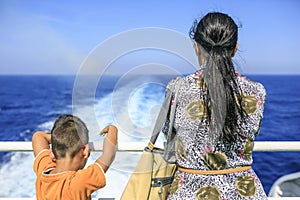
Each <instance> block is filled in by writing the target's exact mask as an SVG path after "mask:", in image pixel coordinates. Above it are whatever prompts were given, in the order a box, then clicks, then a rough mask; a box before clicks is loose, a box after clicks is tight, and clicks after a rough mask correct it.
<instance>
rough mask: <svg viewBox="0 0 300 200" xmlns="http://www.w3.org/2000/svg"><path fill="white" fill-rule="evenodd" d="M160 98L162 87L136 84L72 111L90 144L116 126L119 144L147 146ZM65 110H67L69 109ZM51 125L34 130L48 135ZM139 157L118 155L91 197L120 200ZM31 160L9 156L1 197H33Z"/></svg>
mask: <svg viewBox="0 0 300 200" xmlns="http://www.w3.org/2000/svg"><path fill="white" fill-rule="evenodd" d="M163 97H164V87H162V86H158V85H156V84H153V83H149V84H142V85H139V86H138V87H136V84H132V85H130V84H129V85H126V87H119V88H117V89H116V90H115V91H114V92H111V93H108V94H106V95H104V96H103V97H102V98H99V99H96V100H95V104H94V105H82V106H80V107H76V108H74V110H73V111H74V114H75V115H77V116H79V117H80V118H82V119H83V120H84V121H85V122H86V123H87V126H88V127H89V130H90V141H91V142H94V141H95V142H97V141H101V140H103V137H100V136H99V131H100V129H101V128H103V127H104V126H106V125H108V124H116V125H117V126H119V130H120V131H119V143H121V142H142V143H145V146H146V144H147V142H148V140H149V138H150V136H151V130H152V127H153V125H154V121H155V118H156V116H157V114H158V112H159V107H160V105H161V103H162V101H163ZM66 106H67V107H68V108H70V105H66ZM91 111H93V113H94V115H95V116H96V119H97V124H91V123H90V121H91V120H89V119H90V117H91V116H90V115H89V114H90V112H91ZM62 112H65V110H63V111H62ZM123 122H126V123H123ZM53 123H54V120H49V121H46V122H44V123H42V124H38V125H37V129H38V130H42V131H50V130H51V127H52V125H53ZM99 154H100V152H93V153H92V154H91V157H90V158H89V160H88V163H87V165H88V164H91V163H93V162H94V161H95V160H96V158H97V157H98V156H99ZM139 157H140V153H132V152H118V153H117V155H116V158H115V161H114V163H113V164H112V166H111V168H110V169H109V170H108V172H107V174H106V178H107V185H106V187H105V188H103V189H101V190H99V191H97V192H95V193H94V194H93V197H115V198H116V199H119V198H120V196H121V194H122V191H123V189H124V188H125V186H126V184H127V181H128V178H129V177H130V174H131V173H132V171H133V170H134V168H135V166H136V164H137V162H138V160H139ZM33 159H34V157H33V153H32V152H30V153H22V152H15V153H11V158H10V161H9V162H7V163H5V164H3V165H2V166H1V167H0V177H1V179H0V188H1V190H0V196H1V197H34V196H35V174H34V172H33V169H32V165H33Z"/></svg>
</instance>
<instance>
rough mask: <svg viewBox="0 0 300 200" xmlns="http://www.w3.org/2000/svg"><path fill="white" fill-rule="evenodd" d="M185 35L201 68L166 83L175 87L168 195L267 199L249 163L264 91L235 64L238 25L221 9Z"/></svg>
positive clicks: (186, 197) (177, 196)
mask: <svg viewBox="0 0 300 200" xmlns="http://www.w3.org/2000/svg"><path fill="white" fill-rule="evenodd" d="M190 36H191V38H192V39H193V40H194V43H195V50H196V53H197V56H198V60H199V64H200V69H199V70H198V71H196V72H195V73H194V74H191V75H188V76H186V77H183V78H182V79H181V81H175V80H173V81H171V82H170V83H169V84H168V86H167V89H171V88H176V87H178V88H179V90H178V96H177V101H176V111H175V121H174V129H175V132H176V134H175V140H174V141H175V149H174V151H175V158H176V162H177V164H178V166H179V168H178V171H177V172H176V174H175V179H174V181H173V183H172V185H171V188H170V194H169V195H168V200H173V199H180V200H183V199H198V200H202V199H203V200H204V199H209V200H218V199H220V200H225V199H226V200H238V199H248V200H249V199H267V197H266V194H265V192H264V190H263V187H262V184H261V182H260V181H259V179H258V177H257V176H256V174H255V172H254V171H253V170H252V169H251V164H252V161H253V160H252V150H253V141H254V138H255V136H257V135H258V133H259V129H260V122H261V120H262V116H263V109H264V103H265V96H266V92H265V89H264V87H263V86H262V85H261V84H260V83H257V82H254V81H251V80H249V79H248V78H246V77H245V76H242V75H241V74H239V73H237V72H236V71H235V70H234V66H233V62H232V57H233V56H234V54H235V52H236V50H237V47H238V43H237V39H238V27H237V25H236V24H235V22H234V21H233V20H232V18H230V17H229V16H228V15H226V14H223V13H218V12H214V13H208V14H207V15H205V16H204V17H203V18H202V19H201V20H200V22H199V23H198V24H197V23H195V24H194V26H193V27H192V29H191V32H190ZM174 84H175V87H174ZM167 127H168V123H166V125H165V130H167Z"/></svg>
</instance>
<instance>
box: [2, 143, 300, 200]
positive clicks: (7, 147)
mask: <svg viewBox="0 0 300 200" xmlns="http://www.w3.org/2000/svg"><path fill="white" fill-rule="evenodd" d="M89 144H90V146H91V149H92V150H93V151H102V150H103V148H102V147H103V145H102V144H103V143H102V142H101V141H99V142H91V143H89ZM146 145H147V144H145V143H143V142H123V143H119V144H118V149H117V151H126V152H142V151H143V149H144V147H145V146H146ZM253 150H254V151H257V152H300V141H257V142H255V143H254V149H253ZM29 151H32V143H31V142H15V141H13V142H11V141H2V142H0V152H29ZM113 199H114V198H93V199H92V200H113ZM296 199H298V200H300V197H268V200H296ZM0 200H35V198H19V197H18V198H0Z"/></svg>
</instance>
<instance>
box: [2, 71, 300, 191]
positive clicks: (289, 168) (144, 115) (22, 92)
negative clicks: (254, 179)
mask: <svg viewBox="0 0 300 200" xmlns="http://www.w3.org/2000/svg"><path fill="white" fill-rule="evenodd" d="M75 78H76V77H75V76H46V75H45V76H42V75H37V76H29V75H28V76H0V140H1V141H30V140H31V136H32V134H33V133H34V132H35V131H37V130H48V131H49V129H50V128H51V126H52V124H53V122H54V120H55V118H56V117H57V116H58V115H60V114H62V113H72V112H73V111H74V107H73V104H72V103H73V102H72V94H73V92H74V91H73V85H74V81H75ZM140 78H141V77H140ZM142 78H143V79H145V77H142ZM158 78H163V79H165V81H166V82H167V81H168V80H171V78H172V77H165V76H164V77H155V78H153V77H148V79H149V84H143V85H140V86H139V87H137V84H132V86H131V87H130V83H129V85H128V86H125V87H121V86H120V87H117V88H116V85H117V81H118V78H117V77H103V80H102V81H101V83H99V85H98V87H97V91H96V92H95V96H94V99H93V101H91V102H92V103H93V111H94V112H95V113H96V114H95V115H96V116H97V118H98V122H101V123H103V124H108V123H111V122H113V121H114V118H120V119H124V116H125V114H126V113H127V114H128V116H129V117H130V119H131V120H132V121H133V124H134V125H131V126H129V125H128V123H127V124H126V127H121V131H122V130H123V129H124V132H126V131H127V132H128V130H129V132H130V130H131V129H133V128H134V127H142V126H145V125H147V123H148V125H149V121H150V122H153V119H151V120H149V118H151V116H149V114H148V113H149V112H151V111H152V110H151V109H152V108H153V107H155V106H157V105H160V104H161V103H162V100H163V96H164V86H163V85H161V84H153V83H155V82H156V81H155V80H157V79H158ZM249 78H251V79H253V80H255V81H259V82H261V83H263V84H264V86H265V88H266V90H267V103H266V106H265V114H264V119H263V122H262V127H261V132H260V135H259V136H258V137H257V141H294V140H297V141H300V123H299V122H300V93H299V91H300V85H299V82H300V76H299V75H290V76H288V75H252V76H249ZM146 79H147V78H146ZM131 80H132V81H133V82H134V81H135V80H136V81H137V79H134V78H133V79H131ZM86 90H87V89H86ZM86 90H83V91H81V92H82V94H83V96H84V94H85V93H84V92H88V91H86ZM76 92H78V91H76ZM125 96H129V97H128V98H127V97H126V98H125ZM123 97H124V98H125V100H124V99H122V98H123ZM83 99H84V98H83ZM124 101H125V103H126V105H127V108H123V106H119V107H118V106H114V105H111V104H119V103H120V104H121V103H124ZM112 102H113V103H112ZM82 107H83V108H82V109H79V110H78V109H77V111H76V112H77V113H78V114H79V115H80V117H83V118H84V120H85V121H86V120H88V119H89V118H88V116H87V115H88V114H89V113H88V112H87V110H89V108H88V107H86V105H84V106H82ZM122 109H125V110H126V109H127V110H126V112H124V111H122ZM112 110H113V111H114V112H113V113H112ZM86 113H87V114H86ZM124 113H125V114H124ZM128 116H125V118H126V117H128ZM124 126H125V125H124ZM92 138H93V137H92ZM121 138H122V137H121ZM128 138H129V139H128ZM131 138H132V141H133V140H134V141H139V139H137V138H133V137H131ZM124 140H125V137H124ZM126 141H130V137H127V138H126ZM140 141H144V140H142V139H140ZM120 142H122V140H120ZM253 157H254V164H253V168H254V170H255V171H256V172H257V174H258V176H259V178H260V180H261V182H262V183H263V185H264V188H265V190H266V192H267V193H268V191H269V189H270V187H271V185H272V183H273V182H274V181H275V180H276V179H277V178H278V177H280V176H282V175H285V174H288V173H292V172H298V171H300V161H299V159H298V158H299V157H300V152H295V153H293V152H282V153H273V152H271V153H269V152H267V153H263V152H255V153H254V155H253ZM32 160H33V156H32V155H31V153H30V155H28V153H27V154H26V153H3V152H2V153H0V177H2V178H1V179H2V180H0V188H5V191H4V190H2V191H1V192H0V196H23V197H27V196H34V178H35V177H34V174H33V173H32ZM20 163H21V165H22V168H20ZM128 165H130V163H128ZM132 167H134V166H132ZM19 171H21V172H19ZM22 171H24V172H22ZM116 173H121V172H120V171H116ZM24 174H25V177H27V176H28V177H30V178H28V179H27V180H26V179H25V180H23V179H20V180H19V181H18V184H19V185H20V184H21V185H22V181H23V182H24V183H23V186H22V187H21V188H20V189H19V191H16V189H15V186H16V184H17V182H16V178H19V177H20V176H21V175H24ZM3 178H7V179H6V180H5V181H4V180H3ZM8 179H11V180H8ZM29 191H30V192H29Z"/></svg>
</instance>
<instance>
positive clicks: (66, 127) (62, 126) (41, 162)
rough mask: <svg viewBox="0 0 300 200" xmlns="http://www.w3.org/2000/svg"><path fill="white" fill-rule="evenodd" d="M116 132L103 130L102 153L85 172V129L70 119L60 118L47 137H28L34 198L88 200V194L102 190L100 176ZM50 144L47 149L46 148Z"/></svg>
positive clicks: (112, 151)
mask: <svg viewBox="0 0 300 200" xmlns="http://www.w3.org/2000/svg"><path fill="white" fill-rule="evenodd" d="M117 133H118V129H117V128H116V127H115V126H112V125H111V126H107V127H105V128H104V129H103V130H102V131H101V133H100V134H101V135H104V134H107V136H106V138H105V139H104V142H103V153H102V155H101V156H100V157H99V158H98V159H97V160H96V162H95V163H94V164H91V165H90V166H88V167H87V168H86V169H83V168H84V166H85V164H86V161H87V159H88V157H89V155H90V149H89V146H88V140H89V137H88V136H89V135H88V129H87V127H86V125H85V124H84V122H82V121H81V120H80V119H79V118H78V117H75V116H73V115H62V116H60V117H59V118H58V119H57V120H56V121H55V123H54V126H53V128H52V130H51V134H50V133H45V132H36V133H34V135H33V136H32V146H33V152H34V156H35V157H36V158H35V160H34V172H35V173H36V176H37V179H36V197H37V199H38V200H44V199H51V200H54V199H55V200H60V199H62V200H69V199H72V200H79V199H84V200H85V199H91V194H92V192H94V191H95V190H98V189H100V188H102V187H104V186H105V184H106V179H105V175H104V173H105V172H106V171H107V169H108V168H109V166H110V165H111V163H112V162H113V160H114V157H115V153H116V147H117ZM50 143H51V147H52V148H51V149H50V148H49V144H50Z"/></svg>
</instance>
